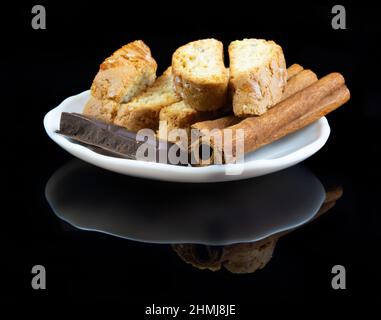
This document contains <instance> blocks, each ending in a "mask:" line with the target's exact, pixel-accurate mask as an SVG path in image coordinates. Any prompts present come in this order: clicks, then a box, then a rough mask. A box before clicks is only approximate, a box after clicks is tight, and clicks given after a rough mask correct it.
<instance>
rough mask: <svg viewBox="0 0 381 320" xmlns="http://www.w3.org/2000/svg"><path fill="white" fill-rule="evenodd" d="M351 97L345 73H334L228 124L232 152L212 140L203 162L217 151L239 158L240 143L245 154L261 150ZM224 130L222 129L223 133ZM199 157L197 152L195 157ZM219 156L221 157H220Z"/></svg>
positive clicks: (194, 150) (227, 157)
mask: <svg viewBox="0 0 381 320" xmlns="http://www.w3.org/2000/svg"><path fill="white" fill-rule="evenodd" d="M349 98H350V93H349V90H348V88H347V87H346V86H345V80H344V78H343V76H342V75H341V74H339V73H331V74H329V75H327V76H325V77H324V78H322V79H320V80H319V81H317V82H315V83H314V84H312V85H310V86H309V87H307V88H305V89H303V90H301V91H299V92H297V93H296V94H294V95H292V96H290V97H289V98H287V99H285V100H283V101H282V102H280V103H278V104H277V105H276V106H274V107H273V108H271V109H270V110H269V111H267V112H266V113H265V114H263V115H261V116H259V117H249V118H246V119H245V120H242V121H241V122H240V123H238V124H236V125H233V126H231V127H228V128H227V129H231V130H233V141H232V143H231V146H232V151H231V152H232V154H224V150H223V144H221V143H218V144H213V141H212V142H211V143H212V144H211V145H210V148H211V150H212V153H211V158H210V159H209V160H210V161H203V163H207V164H211V163H213V160H214V156H213V153H215V152H219V153H220V155H221V154H222V155H223V156H224V157H223V158H222V159H224V158H225V159H230V158H235V157H236V150H235V147H236V145H237V144H236V142H238V143H243V146H244V151H245V153H246V152H251V151H254V150H257V149H258V148H260V147H262V146H264V145H266V144H269V143H271V142H273V141H275V140H277V139H279V138H281V137H284V136H286V135H288V134H290V133H292V132H295V131H297V130H299V129H301V128H303V127H305V126H307V125H309V124H311V123H313V122H314V121H316V120H318V119H319V118H321V117H323V116H324V115H326V114H327V113H329V112H331V111H333V110H335V109H336V108H338V107H340V106H341V105H343V104H344V103H345V102H347V101H348V100H349ZM227 129H224V130H227ZM237 129H243V132H244V136H243V139H244V140H243V141H238V139H239V138H237V136H236V135H235V133H234V131H235V130H237ZM224 130H221V132H222V135H223V133H224V132H223V131H224ZM196 149H197V148H193V149H192V152H199V150H196ZM198 158H199V157H198V154H197V156H195V159H198ZM217 158H221V157H218V156H217Z"/></svg>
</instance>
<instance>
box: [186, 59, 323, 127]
mask: <svg viewBox="0 0 381 320" xmlns="http://www.w3.org/2000/svg"><path fill="white" fill-rule="evenodd" d="M287 73H288V80H287V84H286V87H285V90H284V93H283V97H282V100H284V99H286V98H288V97H290V96H291V95H293V94H295V93H296V92H299V91H300V90H302V89H304V88H306V87H308V86H310V85H311V84H313V83H314V82H316V81H317V80H318V78H317V76H316V74H315V73H314V72H312V71H311V70H303V67H302V66H300V65H298V64H293V65H292V66H291V67H289V68H288V69H287ZM242 120H243V118H239V117H236V116H235V115H228V116H225V117H222V118H219V119H215V120H208V121H201V122H197V123H195V124H193V125H192V126H191V127H192V129H196V130H199V131H201V130H205V129H206V130H209V131H210V130H213V129H224V128H226V127H230V126H232V125H235V124H237V123H239V122H240V121H242Z"/></svg>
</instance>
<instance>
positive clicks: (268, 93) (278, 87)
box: [229, 39, 287, 116]
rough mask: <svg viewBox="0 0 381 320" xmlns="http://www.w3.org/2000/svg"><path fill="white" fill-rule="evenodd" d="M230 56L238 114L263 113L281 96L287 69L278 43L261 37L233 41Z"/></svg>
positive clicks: (233, 92)
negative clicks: (260, 38)
mask: <svg viewBox="0 0 381 320" xmlns="http://www.w3.org/2000/svg"><path fill="white" fill-rule="evenodd" d="M229 58H230V88H231V90H232V95H233V111H234V114H235V115H237V116H248V115H261V114H263V113H264V112H266V111H267V109H268V108H270V107H272V106H273V105H275V104H276V103H278V102H279V101H280V100H281V99H282V95H283V90H284V87H285V85H286V81H287V72H286V62H285V59H284V56H283V51H282V48H281V47H280V46H279V45H277V44H276V43H275V42H273V41H266V40H259V39H244V40H241V41H233V42H231V43H230V45H229Z"/></svg>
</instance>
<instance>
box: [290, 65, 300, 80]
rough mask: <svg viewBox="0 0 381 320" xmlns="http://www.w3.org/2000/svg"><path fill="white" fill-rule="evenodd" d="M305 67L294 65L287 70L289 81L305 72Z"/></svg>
mask: <svg viewBox="0 0 381 320" xmlns="http://www.w3.org/2000/svg"><path fill="white" fill-rule="evenodd" d="M303 69H304V68H303V67H302V66H301V65H300V64H297V63H294V64H293V65H292V66H290V67H288V68H287V80H289V79H290V78H292V77H293V76H295V75H297V74H298V73H300V72H302V71H303Z"/></svg>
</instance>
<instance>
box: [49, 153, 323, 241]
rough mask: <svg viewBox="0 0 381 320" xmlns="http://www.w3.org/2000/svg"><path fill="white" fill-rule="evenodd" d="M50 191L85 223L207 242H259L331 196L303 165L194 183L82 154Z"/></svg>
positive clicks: (138, 235) (68, 217)
mask: <svg viewBox="0 0 381 320" xmlns="http://www.w3.org/2000/svg"><path fill="white" fill-rule="evenodd" d="M159 189H160V192H158V190H159ZM45 194H46V198H47V200H48V202H49V204H50V205H51V207H52V209H53V211H54V212H55V213H56V215H57V216H58V217H60V218H61V219H62V220H64V221H66V222H68V223H70V224H72V225H73V226H75V227H78V228H80V229H85V230H95V231H100V232H104V233H108V234H112V235H116V236H119V237H123V238H127V239H131V240H137V241H142V242H153V243H170V244H177V243H198V244H206V245H226V244H234V243H240V242H255V241H258V240H261V239H264V238H266V237H268V236H271V235H274V234H277V233H279V232H282V231H286V230H289V229H292V228H296V227H297V226H300V225H302V224H304V223H306V222H308V221H309V220H311V219H312V218H313V217H314V216H315V214H316V213H317V211H318V209H319V208H320V206H321V205H322V203H323V201H324V199H325V190H324V188H323V186H322V184H321V183H320V181H319V180H318V179H317V178H316V177H315V176H314V175H313V174H312V173H310V172H309V171H308V170H307V169H306V168H303V167H301V166H296V167H293V168H290V169H286V170H283V171H281V172H278V173H274V174H270V175H267V176H263V177H259V178H257V179H249V180H243V181H238V182H227V183H217V184H213V185H208V184H206V185H205V184H198V185H194V184H193V185H191V184H175V183H167V182H161V181H147V180H143V179H140V180H139V179H138V180H136V179H131V178H130V177H127V176H121V175H118V174H115V173H111V172H107V171H105V170H102V169H99V168H96V167H94V166H92V165H89V164H85V163H83V162H81V161H79V160H74V161H72V162H70V163H69V164H67V165H65V166H63V167H62V168H60V169H59V170H57V171H56V172H55V173H54V174H53V176H52V177H51V178H50V179H49V181H48V183H47V185H46V189H45ZM163 195H165V196H163ZM222 197H223V198H222Z"/></svg>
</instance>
